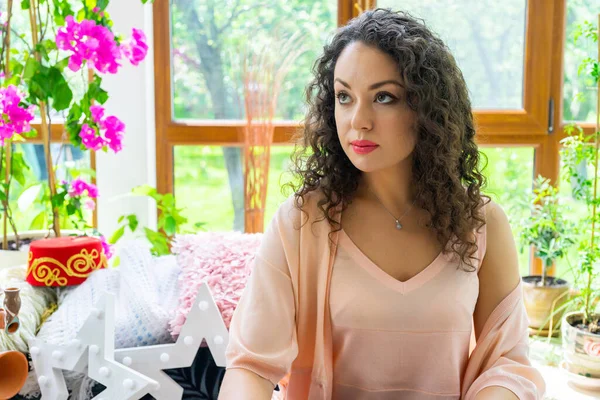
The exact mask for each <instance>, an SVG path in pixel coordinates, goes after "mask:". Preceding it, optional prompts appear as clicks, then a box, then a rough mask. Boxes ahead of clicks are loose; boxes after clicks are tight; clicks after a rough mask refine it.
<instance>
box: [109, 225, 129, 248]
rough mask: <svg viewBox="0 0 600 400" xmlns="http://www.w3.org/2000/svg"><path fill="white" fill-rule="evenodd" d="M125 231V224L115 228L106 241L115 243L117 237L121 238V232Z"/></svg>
mask: <svg viewBox="0 0 600 400" xmlns="http://www.w3.org/2000/svg"><path fill="white" fill-rule="evenodd" d="M124 233H125V225H123V226H121V227H120V228H119V229H117V230H116V231H115V232H114V233H113V234H112V236H111V237H110V239H109V240H108V243H110V244H115V243H117V241H118V240H119V239H121V238H122V237H123V234H124Z"/></svg>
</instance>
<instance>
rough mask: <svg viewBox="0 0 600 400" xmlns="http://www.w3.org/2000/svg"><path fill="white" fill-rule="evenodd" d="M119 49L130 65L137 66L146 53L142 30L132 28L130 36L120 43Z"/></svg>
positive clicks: (146, 47) (144, 36) (146, 46)
mask: <svg viewBox="0 0 600 400" xmlns="http://www.w3.org/2000/svg"><path fill="white" fill-rule="evenodd" d="M121 51H122V52H123V55H125V57H126V58H127V59H128V60H129V62H130V63H131V64H132V65H136V66H137V65H138V64H139V63H140V62H142V61H144V59H145V58H146V55H147V54H148V44H147V42H146V35H145V34H144V32H143V31H142V30H140V29H136V28H133V32H132V33H131V38H129V39H128V40H127V41H126V42H125V43H123V44H122V45H121Z"/></svg>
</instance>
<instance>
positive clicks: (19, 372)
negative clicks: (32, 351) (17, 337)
mask: <svg viewBox="0 0 600 400" xmlns="http://www.w3.org/2000/svg"><path fill="white" fill-rule="evenodd" d="M28 373H29V364H28V363H27V358H26V357H25V355H24V354H23V353H21V352H20V351H14V350H11V351H4V352H0V399H2V400H4V399H10V398H12V397H14V396H16V395H17V393H19V390H21V388H22V387H23V385H25V380H26V379H27V374H28Z"/></svg>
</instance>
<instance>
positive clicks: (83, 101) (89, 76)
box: [0, 0, 148, 256]
mask: <svg viewBox="0 0 600 400" xmlns="http://www.w3.org/2000/svg"><path fill="white" fill-rule="evenodd" d="M6 1H7V10H2V11H0V39H1V43H2V47H1V49H0V149H1V150H0V204H1V206H2V207H1V208H2V211H3V216H4V241H3V248H5V249H6V248H7V236H8V235H7V234H8V228H7V225H8V224H10V227H11V229H12V231H13V233H14V235H15V241H16V245H17V248H18V241H19V235H18V232H17V224H16V223H15V218H14V216H13V214H14V213H13V210H14V201H13V197H14V196H13V197H11V196H10V192H11V188H13V187H14V184H15V181H16V182H17V183H19V184H20V186H21V187H24V186H25V179H26V178H25V175H26V174H25V172H27V170H29V168H30V165H29V164H28V162H27V161H26V158H25V157H24V156H23V154H21V153H20V152H19V149H18V148H17V146H15V144H16V143H18V142H25V143H26V142H27V141H28V140H30V139H33V138H37V139H38V140H39V139H41V140H42V143H43V147H44V154H45V158H46V160H45V172H46V174H45V175H47V182H46V184H44V186H45V188H44V190H39V194H38V195H36V196H35V198H36V199H37V201H39V202H40V203H42V204H43V205H44V211H43V212H41V213H40V214H39V215H38V216H36V217H35V218H34V219H33V221H32V226H34V225H35V226H41V227H44V228H48V230H49V231H51V230H53V231H54V233H55V235H56V236H60V235H61V232H60V230H61V226H63V227H64V226H65V225H69V226H73V227H75V228H76V229H78V230H80V231H82V232H84V233H85V234H88V233H89V234H92V235H97V236H100V237H102V236H101V235H100V233H99V232H97V231H96V230H95V229H94V228H93V227H92V226H91V225H90V224H89V222H88V220H89V218H87V217H86V214H89V211H91V210H93V209H94V208H95V200H96V198H97V197H98V196H99V193H98V189H97V188H96V186H95V185H94V184H93V183H92V182H91V179H93V176H94V174H93V171H91V172H90V171H87V172H84V171H80V170H79V171H78V170H74V169H70V170H68V171H67V173H66V174H65V178H64V179H61V180H60V181H59V182H58V181H57V177H56V169H57V168H56V164H58V161H59V159H60V157H61V155H62V154H63V148H65V147H67V146H72V147H73V148H75V149H79V150H82V151H90V152H96V151H100V150H102V151H105V152H109V151H110V152H113V153H118V152H119V151H121V149H122V146H123V145H122V143H123V137H124V134H125V124H124V123H123V122H122V121H121V120H120V119H119V118H118V116H116V115H107V112H106V110H105V108H104V107H103V104H104V103H105V102H106V101H107V100H108V97H109V96H108V93H107V92H106V91H105V90H104V89H103V88H102V76H103V75H106V74H116V73H118V72H119V69H120V68H121V67H122V66H123V64H124V63H125V62H128V63H130V64H132V65H134V66H137V65H139V63H140V62H141V61H143V60H144V59H145V57H146V55H147V52H148V45H147V43H146V37H145V35H144V32H143V31H141V30H139V29H135V28H134V29H133V31H132V32H131V35H130V36H129V37H127V38H124V37H122V36H120V35H118V34H115V33H114V32H113V30H112V26H113V22H112V20H111V19H110V15H109V14H108V13H107V12H106V8H107V6H108V4H109V0H85V1H81V4H79V6H76V5H74V2H73V1H69V0H22V1H20V2H19V3H20V9H17V4H13V3H16V2H14V1H13V0H6ZM141 1H142V3H146V2H147V1H148V0H141ZM19 17H28V18H24V19H23V18H19ZM22 20H28V21H29V23H28V24H27V23H26V24H23V23H21V22H20V21H22ZM75 73H80V75H81V77H82V79H81V80H80V81H81V82H79V84H81V85H82V86H83V88H82V89H83V90H79V91H78V90H76V89H81V88H80V87H75V85H74V84H73V82H72V79H71V77H72V76H74V75H75ZM75 76H77V75H75ZM76 93H80V95H76ZM56 115H58V116H59V117H60V116H62V118H63V119H64V125H63V126H64V130H63V132H62V135H61V139H60V140H56V135H54V137H53V135H52V129H51V128H52V126H53V125H52V121H51V117H53V116H56ZM36 116H37V117H38V118H39V122H40V124H39V126H40V129H39V132H37V131H36V130H35V129H33V128H32V125H31V124H32V123H33V120H34V118H36ZM53 141H55V142H59V144H60V151H59V154H58V157H56V159H55V160H54V163H53V154H52V152H51V151H50V149H51V144H52V142H53ZM102 238H103V237H102ZM104 243H105V251H106V252H107V255H108V256H110V248H109V246H108V244H106V242H105V241H104Z"/></svg>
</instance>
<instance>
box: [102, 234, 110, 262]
mask: <svg viewBox="0 0 600 400" xmlns="http://www.w3.org/2000/svg"><path fill="white" fill-rule="evenodd" d="M100 240H101V241H102V249H103V250H104V254H105V255H106V258H107V259H109V260H110V258H111V257H112V256H113V252H112V246H111V245H110V244H108V242H107V241H106V238H105V237H104V236H100Z"/></svg>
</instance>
